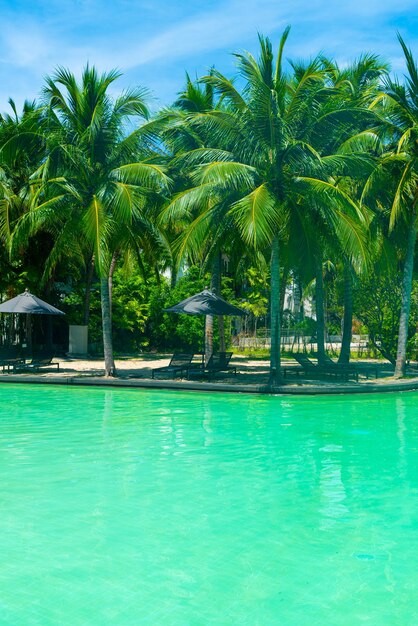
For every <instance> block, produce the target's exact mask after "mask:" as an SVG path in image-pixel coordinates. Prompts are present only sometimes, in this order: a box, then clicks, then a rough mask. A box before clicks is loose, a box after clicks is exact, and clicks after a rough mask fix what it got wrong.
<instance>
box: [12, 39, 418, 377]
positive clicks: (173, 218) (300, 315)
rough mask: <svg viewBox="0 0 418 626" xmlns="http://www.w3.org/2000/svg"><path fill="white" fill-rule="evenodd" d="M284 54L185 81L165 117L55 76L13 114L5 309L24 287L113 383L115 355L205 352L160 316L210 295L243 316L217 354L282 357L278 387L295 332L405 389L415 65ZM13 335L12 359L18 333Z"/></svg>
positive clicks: (97, 78)
mask: <svg viewBox="0 0 418 626" xmlns="http://www.w3.org/2000/svg"><path fill="white" fill-rule="evenodd" d="M288 35H289V29H286V31H285V32H284V34H283V36H282V38H281V40H280V42H279V45H278V50H277V53H275V52H274V50H273V47H272V44H271V42H270V41H269V39H267V38H263V37H260V49H259V54H258V58H255V57H254V56H253V55H252V54H250V53H243V54H239V55H236V58H237V71H238V76H239V78H240V80H239V81H235V80H234V79H231V78H230V77H227V76H224V75H222V74H221V73H220V72H218V71H216V70H215V69H212V70H211V71H210V73H209V74H208V75H207V76H203V77H202V78H200V79H199V80H197V81H194V82H193V81H191V80H190V78H189V77H188V76H187V77H186V85H185V88H184V89H183V90H182V91H181V92H180V93H179V97H178V99H177V100H176V102H175V103H174V104H173V106H172V107H169V108H166V109H163V110H161V111H159V112H157V113H156V114H155V115H154V116H153V117H151V116H150V113H149V110H148V104H147V102H148V93H147V91H146V90H144V89H132V90H129V91H127V92H124V93H123V94H121V95H120V96H119V97H116V98H114V97H112V96H111V95H110V89H112V90H113V89H114V83H115V81H116V80H117V78H118V74H117V73H116V72H110V73H107V74H103V75H99V74H98V73H97V71H96V70H95V69H94V68H90V67H88V66H87V67H86V68H85V70H84V72H83V75H82V78H81V81H80V82H77V80H76V78H75V77H74V75H73V74H71V73H70V72H69V71H67V70H65V69H62V68H61V69H59V70H57V72H56V74H55V75H54V76H52V77H48V78H47V79H46V81H45V86H44V92H43V99H42V100H41V101H40V102H34V103H25V105H24V108H23V111H22V113H21V114H19V113H18V111H17V110H16V106H15V104H14V102H13V101H10V106H11V113H10V114H4V115H3V116H1V117H0V239H1V241H2V248H1V250H0V267H1V270H2V271H1V272H0V292H1V295H2V299H5V298H8V297H11V296H13V295H16V294H17V293H19V292H21V291H23V289H24V288H25V287H28V288H29V289H30V290H32V291H34V292H36V293H37V294H38V295H40V296H44V297H45V299H48V300H49V301H51V302H52V303H54V304H59V306H60V307H61V308H62V309H63V310H65V312H66V313H67V319H68V321H69V323H71V324H87V325H88V326H89V337H90V344H91V350H92V351H97V352H101V351H103V350H104V354H105V365H106V373H107V374H108V375H114V374H115V367H114V361H113V354H114V352H116V353H119V354H120V353H128V352H129V353H136V352H139V351H143V350H153V349H155V350H171V349H173V348H186V347H190V348H194V349H200V347H201V346H202V344H203V341H204V334H203V324H204V321H203V319H202V318H199V317H189V316H182V315H169V314H167V313H165V312H164V309H165V308H166V307H168V306H170V305H172V304H174V303H176V302H178V301H179V300H182V299H184V298H186V297H188V296H189V295H191V294H193V293H195V292H197V291H199V290H201V289H203V288H204V287H211V288H212V289H213V290H214V291H215V292H217V293H221V294H222V295H223V297H225V298H226V299H228V300H230V301H231V302H233V303H235V304H238V305H239V306H242V307H243V308H245V309H246V311H247V318H246V319H245V321H244V323H243V325H242V326H241V325H239V324H238V325H237V324H236V322H234V321H232V320H229V319H225V320H222V319H220V320H219V323H218V324H215V332H214V341H215V344H216V343H219V345H221V346H225V345H226V344H227V343H228V342H230V341H231V329H232V331H233V333H234V334H235V333H239V332H241V333H244V334H247V335H254V336H257V335H260V336H262V337H266V336H269V337H271V350H270V354H271V383H272V384H276V383H277V382H278V381H279V380H280V352H281V332H282V330H283V329H285V330H286V332H287V333H288V334H291V333H293V335H294V336H295V335H298V334H306V333H308V332H309V333H311V334H312V340H314V341H315V342H316V346H317V351H318V354H319V358H321V356H322V355H324V354H325V348H326V337H327V334H333V335H336V334H342V346H341V354H340V361H341V362H346V361H347V360H348V359H349V358H350V344H351V336H352V332H353V329H354V330H359V329H361V330H363V331H365V332H366V333H367V334H369V336H370V342H371V346H372V348H373V350H375V351H378V352H380V353H381V354H382V355H383V356H384V357H385V358H387V359H389V360H390V361H392V362H393V363H394V364H395V363H396V374H397V375H402V374H403V373H404V371H405V363H406V359H407V358H408V357H409V358H411V357H412V358H415V356H416V355H415V341H414V335H415V332H416V326H417V322H418V310H417V309H418V307H417V302H416V291H417V288H416V285H415V280H414V259H415V254H414V253H415V244H416V219H417V206H416V204H417V201H418V158H417V137H418V105H417V102H418V68H417V65H416V63H415V61H414V59H413V56H412V53H411V51H410V50H409V49H408V48H407V46H406V45H405V43H404V42H403V41H402V40H401V39H400V43H401V46H402V48H403V52H404V55H405V59H406V65H407V76H406V78H405V82H404V83H399V82H397V81H395V80H394V79H393V78H391V76H390V73H389V68H388V66H387V64H386V63H385V62H383V61H382V60H381V59H380V58H379V57H377V56H374V55H370V54H368V55H363V56H362V57H361V58H359V59H358V60H356V61H355V62H353V63H352V64H351V65H349V66H347V67H344V68H340V67H339V66H338V65H337V64H336V63H335V62H333V61H332V60H330V59H326V58H324V57H322V56H318V57H315V58H313V59H311V60H310V61H309V62H306V63H304V62H299V61H298V62H295V61H285V56H284V54H285V53H284V50H285V44H286V40H287V37H288ZM411 294H413V297H411ZM290 300H291V301H290ZM308 301H309V302H311V303H313V309H314V310H313V311H312V312H309V313H307V312H304V310H303V309H304V303H306V302H308ZM314 320H316V321H314ZM1 324H2V326H1V329H2V330H1V341H2V342H3V343H6V342H8V341H15V340H16V337H15V336H14V333H15V331H19V332H20V331H21V330H22V329H20V328H15V329H14V330H13V329H12V330H10V328H9V327H8V324H7V321H6V320H5V319H3V320H2V321H1ZM64 335H65V333H64V331H63V329H62V326H60V329H59V332H58V331H57V332H56V334H55V338H54V337H53V336H52V340H53V341H54V342H55V343H57V344H61V347H62V350H65V349H66V346H65V336H64ZM41 336H43V335H42V333H40V334H39V337H41ZM45 336H46V335H45ZM208 336H209V337H211V333H209V335H207V337H206V348H207V341H208ZM45 340H46V339H45ZM49 340H51V336H50V339H49ZM210 341H211V339H210ZM286 345H288V344H286Z"/></svg>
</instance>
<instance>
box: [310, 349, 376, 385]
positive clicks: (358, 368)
mask: <svg viewBox="0 0 418 626" xmlns="http://www.w3.org/2000/svg"><path fill="white" fill-rule="evenodd" d="M313 356H314V357H315V358H316V359H317V360H318V365H320V366H321V365H323V366H325V367H327V366H328V367H337V368H340V369H341V370H344V369H345V371H354V372H357V373H358V374H362V375H363V376H365V377H366V378H367V379H368V378H369V376H371V375H374V377H375V378H378V373H379V370H378V367H377V366H376V365H374V364H373V363H336V362H335V361H333V360H332V359H331V357H330V356H328V354H324V355H323V356H322V358H321V362H320V361H319V358H318V353H317V352H314V353H313Z"/></svg>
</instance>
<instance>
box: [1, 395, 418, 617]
mask: <svg viewBox="0 0 418 626" xmlns="http://www.w3.org/2000/svg"><path fill="white" fill-rule="evenodd" d="M417 406H418V394H416V393H410V394H398V395H396V394H393V395H392V394H382V395H368V396H362V397H359V396H352V397H349V396H338V397H268V396H249V395H232V394H231V395H226V394H225V395H224V394H200V393H199V394H198V393H180V392H177V391H176V392H170V391H165V392H160V391H154V390H152V391H147V390H128V389H98V388H76V387H68V388H67V387H56V386H52V385H51V386H44V385H39V386H35V385H34V386H30V385H1V386H0V413H1V419H0V436H1V447H0V455H1V458H0V471H1V483H0V484H1V511H0V554H1V561H2V562H1V567H0V624H1V625H2V626H3V625H7V626H32V625H35V624H36V625H40V626H57V625H60V626H63V625H65V626H67V625H68V626H87V625H92V626H106V625H112V626H138V625H142V624H146V625H150V626H154V625H155V626H157V625H160V624H161V625H165V626H177V625H178V626H192V625H193V626H206V625H213V626H215V625H216V626H223V625H233V626H235V625H243V626H247V625H248V626H257V625H259V626H270V625H271V626H282V625H284V626H304V625H305V624H306V625H308V624H309V625H318V626H319V625H321V626H327V625H328V624H329V625H332V626H340V625H344V626H354V625H357V624H363V623H364V624H373V626H374V625H379V626H386V625H388V626H389V625H390V626H397V625H399V626H415V625H416V624H417V623H418V606H417V602H416V598H417V592H418V568H417V566H416V554H417V535H418V425H417V413H418V411H417Z"/></svg>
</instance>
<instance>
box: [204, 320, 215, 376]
mask: <svg viewBox="0 0 418 626" xmlns="http://www.w3.org/2000/svg"><path fill="white" fill-rule="evenodd" d="M212 354H213V315H206V316H205V357H204V359H205V364H206V365H207V363H208V361H209V359H210V357H211V356H212Z"/></svg>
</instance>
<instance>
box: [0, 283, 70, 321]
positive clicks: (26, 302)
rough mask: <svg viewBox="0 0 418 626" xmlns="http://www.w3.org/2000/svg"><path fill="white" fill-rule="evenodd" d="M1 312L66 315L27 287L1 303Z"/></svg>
mask: <svg viewBox="0 0 418 626" xmlns="http://www.w3.org/2000/svg"><path fill="white" fill-rule="evenodd" d="M0 313H34V314H36V315H65V313H63V311H60V310H59V309H56V308H55V307H54V306H52V304H48V303H47V302H44V301H43V300H41V299H40V298H37V297H36V296H34V295H33V294H31V293H29V291H28V290H27V289H26V290H25V291H24V292H23V293H21V294H19V295H18V296H16V297H15V298H12V299H11V300H6V302H3V303H2V304H0Z"/></svg>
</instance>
